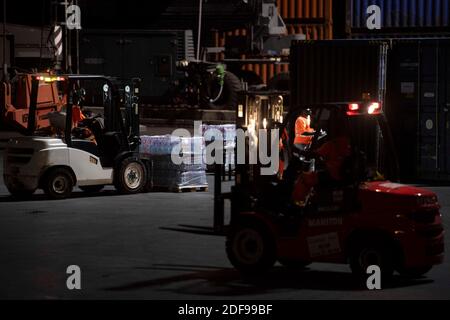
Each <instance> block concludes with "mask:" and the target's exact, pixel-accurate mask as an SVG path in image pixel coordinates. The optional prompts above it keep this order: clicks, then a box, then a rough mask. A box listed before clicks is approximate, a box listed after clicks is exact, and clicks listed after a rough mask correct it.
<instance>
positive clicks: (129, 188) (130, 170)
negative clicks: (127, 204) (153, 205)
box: [114, 157, 147, 194]
mask: <svg viewBox="0 0 450 320" xmlns="http://www.w3.org/2000/svg"><path fill="white" fill-rule="evenodd" d="M114 171H115V172H114V186H115V187H116V189H117V191H119V192H120V193H122V194H135V193H139V192H141V191H143V189H144V187H145V185H146V184H147V171H146V170H145V165H144V164H143V163H142V161H141V160H139V159H138V158H136V157H128V158H125V159H124V160H123V161H122V162H121V163H120V164H119V166H118V168H117V169H116V170H114Z"/></svg>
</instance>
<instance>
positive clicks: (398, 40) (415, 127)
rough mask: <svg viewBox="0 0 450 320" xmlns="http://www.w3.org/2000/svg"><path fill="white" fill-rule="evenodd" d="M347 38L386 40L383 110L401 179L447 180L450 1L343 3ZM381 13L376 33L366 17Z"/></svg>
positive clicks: (449, 159)
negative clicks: (395, 147)
mask: <svg viewBox="0 0 450 320" xmlns="http://www.w3.org/2000/svg"><path fill="white" fill-rule="evenodd" d="M346 5H347V17H346V33H347V37H348V38H353V39H355V38H357V39H371V40H372V39H374V38H377V39H387V40H389V43H390V49H389V51H388V59H387V69H386V71H387V77H386V78H387V84H386V96H385V111H386V114H387V117H388V120H389V122H390V125H391V128H392V131H393V134H394V139H395V143H396V146H397V150H398V153H399V160H400V170H401V178H402V179H403V180H410V181H411V180H412V181H414V180H418V179H420V180H434V181H447V182H449V181H450V114H449V108H450V38H449V37H450V21H449V15H450V0H347V4H346ZM371 5H376V6H377V7H378V8H379V10H380V15H379V17H375V18H378V19H379V22H380V27H381V28H380V29H373V30H369V29H368V28H367V19H368V18H369V16H371V15H373V14H376V13H375V12H374V11H370V10H369V13H368V12H367V11H368V7H369V6H371Z"/></svg>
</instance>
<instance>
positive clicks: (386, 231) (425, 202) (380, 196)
mask: <svg viewBox="0 0 450 320" xmlns="http://www.w3.org/2000/svg"><path fill="white" fill-rule="evenodd" d="M357 200H358V201H359V202H360V206H359V208H358V209H357V210H354V211H352V212H342V211H341V212H316V213H313V214H305V215H304V216H303V217H302V218H301V219H300V222H299V223H298V227H297V228H298V232H296V233H295V235H287V236H286V235H285V234H283V230H282V226H280V224H278V223H276V222H274V221H273V220H272V219H271V218H270V217H269V216H267V215H265V214H262V213H257V212H248V213H244V214H245V215H247V216H249V217H251V218H257V219H259V220H261V221H262V222H264V224H265V225H266V226H267V227H268V229H269V230H270V232H271V233H272V234H273V235H274V238H275V239H276V242H277V256H278V258H285V259H298V260H302V261H310V262H328V263H347V261H348V254H349V252H348V248H349V244H350V241H351V239H352V236H353V235H355V234H356V233H357V232H361V233H363V234H370V233H377V234H380V235H381V234H382V235H383V236H385V237H389V239H391V240H392V243H394V244H396V246H397V247H398V249H399V250H398V251H397V253H398V255H399V260H400V259H401V261H402V263H403V266H404V267H408V268H409V267H421V266H431V265H435V264H439V263H442V261H443V253H444V229H443V226H442V217H441V215H440V213H439V208H440V207H439V205H438V203H437V197H436V195H435V194H434V193H433V192H431V191H429V190H425V189H422V188H417V187H413V186H407V185H402V184H397V183H391V182H389V181H381V182H380V181H379V182H367V183H364V184H362V185H361V187H360V188H359V191H358V195H357Z"/></svg>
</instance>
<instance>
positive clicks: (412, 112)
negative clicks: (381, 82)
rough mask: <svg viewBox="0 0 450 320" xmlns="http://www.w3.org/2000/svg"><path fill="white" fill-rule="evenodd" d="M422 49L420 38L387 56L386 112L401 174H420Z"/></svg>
mask: <svg viewBox="0 0 450 320" xmlns="http://www.w3.org/2000/svg"><path fill="white" fill-rule="evenodd" d="M418 74H419V49H418V44H417V41H409V42H402V43H399V44H396V45H394V46H393V48H392V49H391V52H390V54H389V59H388V76H387V80H388V83H387V95H386V108H385V112H386V116H387V118H388V122H389V125H390V127H391V131H392V136H393V139H394V144H395V147H396V150H397V155H398V159H399V165H400V178H401V179H402V180H403V181H408V180H412V179H414V178H416V175H417V172H416V170H417V148H416V147H415V146H417V143H418V142H417V126H418V124H417V118H418V117H417V115H418V113H417V110H418V105H419V96H420V94H419V82H418Z"/></svg>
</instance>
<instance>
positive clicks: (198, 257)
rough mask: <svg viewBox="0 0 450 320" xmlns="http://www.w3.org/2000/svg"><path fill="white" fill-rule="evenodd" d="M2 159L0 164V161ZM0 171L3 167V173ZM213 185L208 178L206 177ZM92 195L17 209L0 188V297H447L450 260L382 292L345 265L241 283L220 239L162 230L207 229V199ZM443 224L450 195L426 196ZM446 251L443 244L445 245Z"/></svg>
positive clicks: (447, 191)
mask: <svg viewBox="0 0 450 320" xmlns="http://www.w3.org/2000/svg"><path fill="white" fill-rule="evenodd" d="M0 161H2V159H1V157H0ZM0 171H1V169H0ZM210 186H211V187H212V177H210ZM211 187H210V190H209V192H197V193H149V194H139V195H131V196H121V195H117V194H116V193H115V192H114V191H113V189H112V188H108V189H106V190H105V191H103V192H102V193H99V194H97V195H94V196H85V195H84V194H83V193H81V191H76V192H75V194H74V195H73V197H72V198H71V199H68V200H62V201H48V200H45V198H44V197H43V195H42V193H40V192H39V193H37V194H36V195H35V196H34V198H33V199H32V200H31V201H23V202H15V201H13V200H12V199H11V198H10V197H9V196H8V193H7V190H6V188H5V186H4V185H3V181H0V266H1V272H0V299H5V298H6V299H22V298H28V299H34V298H40V299H58V298H65V299H68V298H70V299H72V298H75V299H128V298H138V299H366V298H369V299H372V298H373V299H405V298H410V299H416V298H417V299H428V298H433V299H449V298H450V286H449V285H448V284H449V283H450V272H449V270H450V259H449V257H448V255H447V258H446V259H445V264H443V265H440V266H438V267H435V268H434V269H433V270H432V271H431V272H430V273H429V274H428V276H427V277H426V278H423V279H419V280H415V281H407V280H404V279H401V278H396V279H395V281H394V283H393V285H392V287H391V288H386V289H384V290H381V291H377V292H374V291H367V290H359V289H357V288H356V287H355V286H354V285H353V283H352V281H351V277H350V273H349V269H348V267H347V266H339V265H331V264H313V265H311V266H310V268H309V269H307V270H305V271H303V272H295V271H288V270H286V269H284V268H282V267H281V266H277V267H276V268H274V270H273V271H272V272H271V273H270V274H269V275H268V276H266V277H264V278H263V279H259V280H258V279H256V280H253V281H252V282H248V281H246V280H244V279H242V278H241V276H240V275H239V274H238V273H237V272H236V271H235V270H234V269H232V267H231V265H230V263H229V262H228V260H227V258H226V255H225V250H224V239H223V238H222V237H215V236H205V235H197V234H190V233H181V232H176V231H172V230H168V229H165V228H167V227H168V228H172V227H177V226H179V225H182V224H189V225H200V226H210V225H211V223H212V210H213V194H212V191H213V190H212V188H211ZM433 190H435V191H436V192H437V193H438V194H439V196H440V201H441V204H442V205H443V208H442V213H443V216H444V220H445V227H446V229H447V230H448V228H449V222H450V188H449V187H438V188H433ZM446 245H447V248H448V247H449V245H450V243H449V237H447V241H446ZM69 265H78V266H79V267H80V268H81V286H82V287H81V290H74V291H70V290H68V289H67V287H66V279H67V277H68V275H67V274H66V269H67V267H68V266H69Z"/></svg>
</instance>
